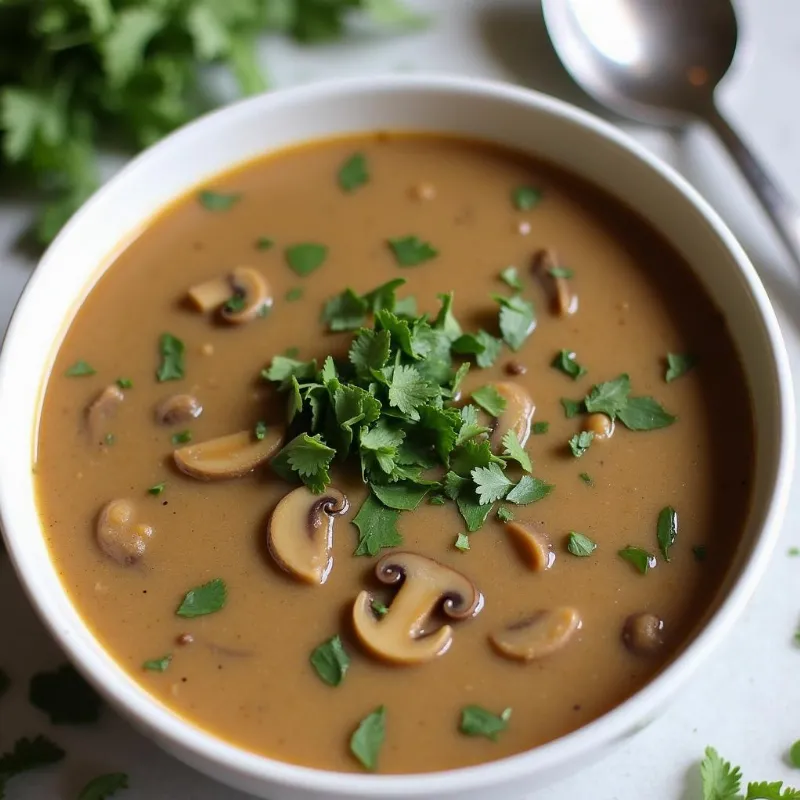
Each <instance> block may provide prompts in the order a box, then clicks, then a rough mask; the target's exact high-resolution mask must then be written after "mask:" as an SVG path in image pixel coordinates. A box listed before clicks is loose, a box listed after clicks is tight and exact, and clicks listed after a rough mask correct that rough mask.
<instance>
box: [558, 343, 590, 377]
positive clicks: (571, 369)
mask: <svg viewBox="0 0 800 800" xmlns="http://www.w3.org/2000/svg"><path fill="white" fill-rule="evenodd" d="M550 366H552V367H554V368H555V369H558V370H561V372H563V373H564V374H565V375H569V377H570V378H572V380H574V381H576V380H578V378H581V377H583V376H584V375H585V374H586V373H587V372H588V370H587V369H586V367H583V366H581V365H580V364H579V363H578V362H577V361H576V360H575V353H574V352H573V351H572V350H561V351H559V353H558V355H557V356H556V357H555V358H554V359H553V361H552V363H551V365H550Z"/></svg>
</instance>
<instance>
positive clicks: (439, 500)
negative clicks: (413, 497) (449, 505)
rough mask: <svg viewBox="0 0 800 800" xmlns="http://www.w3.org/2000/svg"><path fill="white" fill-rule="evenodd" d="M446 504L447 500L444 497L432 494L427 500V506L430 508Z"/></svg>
mask: <svg viewBox="0 0 800 800" xmlns="http://www.w3.org/2000/svg"><path fill="white" fill-rule="evenodd" d="M446 502H447V500H446V499H445V497H444V496H443V495H440V494H432V495H431V496H430V497H429V498H428V504H429V505H432V506H443V505H444V504H445V503H446Z"/></svg>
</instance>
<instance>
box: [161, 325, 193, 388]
mask: <svg viewBox="0 0 800 800" xmlns="http://www.w3.org/2000/svg"><path fill="white" fill-rule="evenodd" d="M185 349H186V348H185V347H184V344H183V342H182V341H181V340H180V339H178V338H177V337H176V336H173V335H172V334H171V333H162V334H161V338H160V339H159V342H158V350H159V353H160V354H161V364H160V366H159V368H158V371H157V372H156V378H157V379H158V381H159V382H160V383H163V382H164V381H177V380H180V379H181V378H182V377H183V374H184V351H185Z"/></svg>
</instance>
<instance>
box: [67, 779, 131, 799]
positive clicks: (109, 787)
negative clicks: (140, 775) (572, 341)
mask: <svg viewBox="0 0 800 800" xmlns="http://www.w3.org/2000/svg"><path fill="white" fill-rule="evenodd" d="M127 788H128V776H127V775H126V774H125V773H124V772H109V773H107V774H105V775H98V776H97V777H96V778H93V779H92V780H90V781H89V783H87V784H86V786H84V787H83V789H81V793H80V794H79V795H78V800H108V798H109V797H111V795H113V794H116V793H117V792H118V791H119V790H120V789H127Z"/></svg>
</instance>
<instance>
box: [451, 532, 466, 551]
mask: <svg viewBox="0 0 800 800" xmlns="http://www.w3.org/2000/svg"><path fill="white" fill-rule="evenodd" d="M453 546H454V547H455V548H456V550H460V551H461V552H462V553H466V552H467V550H469V536H467V534H466V533H459V534H458V535H457V536H456V541H455V543H454V545H453Z"/></svg>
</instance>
